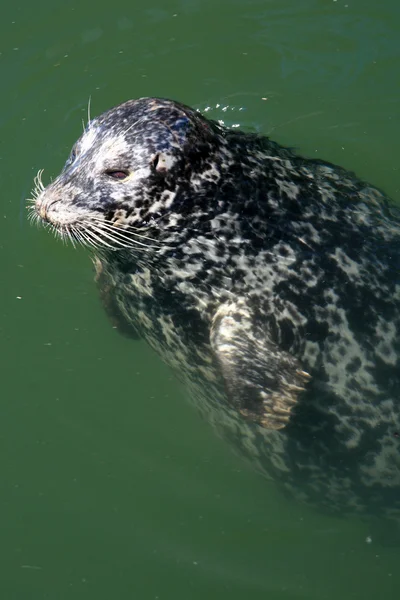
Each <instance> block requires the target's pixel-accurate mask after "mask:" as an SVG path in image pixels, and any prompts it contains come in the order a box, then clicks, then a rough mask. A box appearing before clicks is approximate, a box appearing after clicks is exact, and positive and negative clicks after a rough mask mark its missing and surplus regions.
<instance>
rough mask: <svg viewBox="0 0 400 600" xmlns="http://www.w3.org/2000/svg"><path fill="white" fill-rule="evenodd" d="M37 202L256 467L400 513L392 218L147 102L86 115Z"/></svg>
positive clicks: (284, 480) (264, 152)
mask: <svg viewBox="0 0 400 600" xmlns="http://www.w3.org/2000/svg"><path fill="white" fill-rule="evenodd" d="M115 173H119V175H118V177H121V173H122V175H123V177H121V178H119V179H114V178H113V177H114V176H115ZM35 210H36V212H37V214H39V215H40V216H41V218H42V219H43V220H44V221H45V222H49V223H51V224H52V225H53V226H54V227H56V229H57V230H58V231H59V232H60V233H68V235H69V236H70V237H72V238H73V239H75V240H78V241H82V242H85V243H88V244H89V245H92V246H95V247H96V248H97V251H96V255H97V258H96V268H97V273H98V280H99V282H100V287H101V293H102V295H103V299H104V302H105V304H106V307H107V309H108V312H111V313H112V314H113V318H114V321H115V323H116V324H117V327H119V326H120V328H121V329H123V330H124V331H125V332H128V334H129V333H132V334H134V335H136V333H137V334H138V335H140V336H141V337H143V338H144V339H146V340H147V342H148V343H149V344H150V345H151V346H152V347H153V348H154V350H155V351H156V352H157V353H158V354H159V355H160V356H161V357H162V359H163V360H164V361H165V362H166V363H168V364H169V365H170V366H171V368H172V369H173V370H174V371H175V373H176V374H177V376H178V377H179V378H180V379H181V381H183V383H184V384H185V385H186V387H187V388H188V390H189V396H190V398H191V399H192V401H193V402H194V403H195V405H196V406H197V408H198V409H199V410H200V412H201V413H202V414H203V415H204V416H205V418H206V419H208V420H209V421H210V422H211V423H212V424H213V426H214V427H215V428H216V429H217V430H218V432H219V433H220V434H221V435H223V436H224V437H225V438H226V439H228V440H229V441H231V442H232V443H233V444H234V445H235V447H236V448H238V449H240V451H241V452H242V454H244V455H245V456H247V457H248V458H250V459H251V460H252V461H253V463H255V464H256V465H257V467H258V468H259V469H260V470H261V471H262V472H263V473H265V474H267V475H268V476H269V477H272V478H274V479H276V480H278V481H279V482H280V483H281V485H282V486H283V488H284V489H286V490H287V491H288V493H290V495H291V496H295V497H297V498H300V499H301V500H303V501H305V502H309V503H312V504H317V505H319V506H324V507H325V508H327V509H329V510H330V511H337V512H341V513H347V512H357V513H360V514H364V513H382V512H385V513H386V514H389V515H393V516H398V515H399V514H400V493H399V492H400V454H399V450H400V449H399V443H400V439H399V432H400V402H399V395H400V392H399V389H400V370H399V356H400V335H399V332H400V277H399V268H400V243H399V241H400V218H399V213H398V211H397V210H396V208H395V207H394V206H393V205H392V204H391V203H390V201H389V200H388V199H387V198H386V196H385V195H384V194H383V193H382V192H380V191H379V190H377V189H376V188H374V187H372V186H370V185H369V184H367V183H365V182H363V181H361V180H359V179H358V178H357V177H356V176H355V175H354V174H352V173H349V172H348V171H346V170H344V169H342V168H340V167H338V166H335V165H332V164H329V163H327V162H324V161H320V160H309V159H305V158H302V157H300V156H297V155H296V154H295V153H293V152H292V151H291V150H289V149H287V148H283V147H281V146H279V145H278V144H276V143H274V142H273V141H271V140H270V139H268V138H266V137H262V136H258V135H253V134H250V133H244V132H240V131H238V130H229V129H225V128H223V127H221V126H220V125H218V124H216V123H214V122H211V121H208V120H207V119H205V118H204V117H203V116H202V115H201V114H199V113H197V112H195V111H193V110H192V109H190V108H188V107H186V106H183V105H181V104H178V103H176V102H171V101H168V100H162V99H154V98H153V99H152V98H144V99H140V100H136V101H129V102H126V103H125V104H122V105H121V106H118V107H116V108H113V109H111V110H110V111H108V112H106V113H104V114H103V115H101V116H100V117H98V118H96V119H94V120H93V121H91V122H90V123H89V125H88V127H87V129H86V131H85V132H84V134H83V135H82V137H81V139H80V140H78V142H77V144H76V146H75V148H74V150H73V152H72V154H71V157H70V159H69V160H68V162H67V164H66V166H65V168H64V170H63V172H62V173H61V174H60V176H59V177H58V178H57V179H55V180H54V181H53V182H52V183H51V184H50V185H49V186H48V187H47V188H46V189H45V190H44V191H41V190H38V197H37V199H36V203H35ZM128 241H129V242H130V243H128ZM132 397H133V400H134V399H135V392H134V390H132Z"/></svg>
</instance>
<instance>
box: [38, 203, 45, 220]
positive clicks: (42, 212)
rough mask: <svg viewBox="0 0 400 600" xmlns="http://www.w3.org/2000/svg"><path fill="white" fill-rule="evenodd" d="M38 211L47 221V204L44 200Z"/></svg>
mask: <svg viewBox="0 0 400 600" xmlns="http://www.w3.org/2000/svg"><path fill="white" fill-rule="evenodd" d="M38 212H39V215H40V217H41V218H42V219H43V220H44V221H45V220H46V205H45V204H44V202H40V203H39V206H38Z"/></svg>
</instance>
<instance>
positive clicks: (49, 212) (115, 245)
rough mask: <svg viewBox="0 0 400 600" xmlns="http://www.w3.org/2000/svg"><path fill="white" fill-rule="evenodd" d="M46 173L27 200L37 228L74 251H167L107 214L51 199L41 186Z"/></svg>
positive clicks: (134, 228) (38, 180)
mask: <svg viewBox="0 0 400 600" xmlns="http://www.w3.org/2000/svg"><path fill="white" fill-rule="evenodd" d="M42 174H43V170H40V171H38V173H37V175H36V177H35V179H34V188H33V190H32V193H31V195H32V197H31V198H30V199H28V207H27V208H28V211H29V213H28V219H29V220H30V221H31V222H33V223H34V224H36V225H44V226H45V227H47V228H50V229H51V231H52V232H53V233H54V235H55V236H56V237H59V238H61V239H62V240H63V241H67V242H68V241H69V242H71V243H72V245H73V246H74V247H76V246H77V245H82V246H86V247H89V248H91V249H94V250H96V251H101V250H124V249H135V250H140V251H150V250H151V251H152V252H154V251H160V250H161V249H162V248H164V246H163V245H161V244H159V243H158V242H157V241H156V240H155V239H154V238H152V237H150V236H149V235H146V234H145V233H143V228H138V227H134V226H133V225H130V224H126V223H123V221H121V220H115V221H110V220H109V219H107V218H106V216H105V214H104V213H101V212H98V213H96V212H94V211H84V210H82V209H79V208H77V207H75V206H72V205H71V206H68V205H66V204H65V203H63V200H62V199H60V198H52V197H51V193H50V192H49V191H48V188H45V186H44V185H43V182H42Z"/></svg>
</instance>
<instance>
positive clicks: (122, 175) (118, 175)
mask: <svg viewBox="0 0 400 600" xmlns="http://www.w3.org/2000/svg"><path fill="white" fill-rule="evenodd" d="M106 175H108V176H109V177H112V178H113V179H126V178H127V177H128V176H129V173H128V172H127V171H106Z"/></svg>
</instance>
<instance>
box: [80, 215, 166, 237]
mask: <svg viewBox="0 0 400 600" xmlns="http://www.w3.org/2000/svg"><path fill="white" fill-rule="evenodd" d="M92 220H94V221H98V222H99V223H100V224H101V225H103V226H104V227H109V228H111V227H112V228H113V229H115V230H118V231H123V232H124V233H127V234H129V235H135V236H136V237H139V238H141V239H144V240H149V241H150V242H155V240H154V239H153V238H151V237H150V236H148V235H143V234H142V233H136V231H142V230H141V229H140V228H139V227H134V226H133V225H128V227H127V228H119V227H116V226H115V225H113V224H112V223H111V222H110V221H105V220H104V219H103V218H101V217H97V216H91V217H90V221H92Z"/></svg>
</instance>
